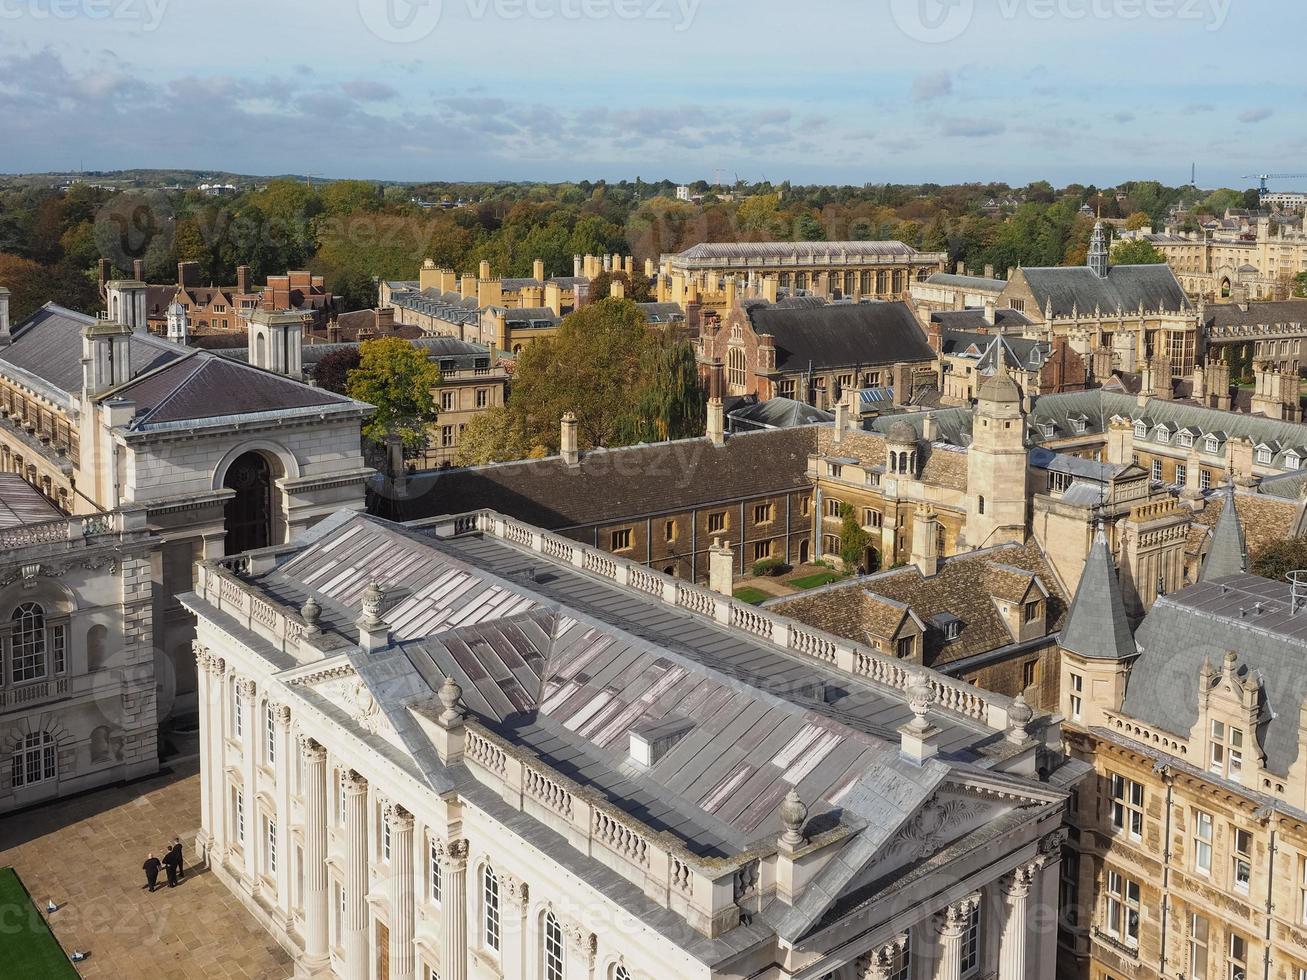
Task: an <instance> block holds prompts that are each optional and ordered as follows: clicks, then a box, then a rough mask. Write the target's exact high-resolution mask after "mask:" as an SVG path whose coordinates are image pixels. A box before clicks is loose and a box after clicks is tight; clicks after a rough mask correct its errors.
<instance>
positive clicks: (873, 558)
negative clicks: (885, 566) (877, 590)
mask: <svg viewBox="0 0 1307 980" xmlns="http://www.w3.org/2000/svg"><path fill="white" fill-rule="evenodd" d="M862 567H863V568H865V569H866V570H867V574H868V575H871V574H873V573H875V572H879V571H880V552H879V551H877V550H876V549H875V548H868V549H867V551H866V553H865V554H864V555H863V556H862Z"/></svg>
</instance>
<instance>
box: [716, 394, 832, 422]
mask: <svg viewBox="0 0 1307 980" xmlns="http://www.w3.org/2000/svg"><path fill="white" fill-rule="evenodd" d="M727 417H728V418H729V419H730V420H731V421H732V422H734V423H735V426H734V427H735V428H738V429H787V428H791V427H792V426H796V425H816V424H819V423H826V422H832V421H834V419H835V415H834V413H833V412H827V411H825V410H823V409H820V408H816V407H814V406H812V405H809V404H807V403H805V402H801V401H796V400H794V399H793V398H769V399H767V400H766V401H762V402H758V401H755V402H751V403H749V404H747V405H743V406H741V407H740V408H737V409H735V410H734V411H732V412H729V413H728V415H727Z"/></svg>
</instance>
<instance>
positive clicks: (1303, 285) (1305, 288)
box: [1293, 272, 1307, 296]
mask: <svg viewBox="0 0 1307 980" xmlns="http://www.w3.org/2000/svg"><path fill="white" fill-rule="evenodd" d="M1293 295H1295V296H1307V272H1300V273H1298V274H1297V275H1296V276H1294V277H1293Z"/></svg>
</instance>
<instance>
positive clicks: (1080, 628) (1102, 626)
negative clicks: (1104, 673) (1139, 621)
mask: <svg viewBox="0 0 1307 980" xmlns="http://www.w3.org/2000/svg"><path fill="white" fill-rule="evenodd" d="M1061 643H1062V647H1063V648H1064V649H1066V650H1069V651H1071V652H1072V653H1075V654H1079V655H1080V656H1082V657H1085V658H1087V659H1090V660H1126V659H1129V658H1131V657H1133V656H1134V655H1135V653H1136V649H1135V641H1134V636H1133V634H1132V633H1131V630H1130V620H1129V618H1128V617H1127V616H1126V611H1125V601H1124V600H1123V599H1122V598H1121V583H1120V580H1119V579H1118V578H1117V572H1116V562H1114V561H1113V560H1112V553H1111V551H1110V550H1109V549H1108V546H1107V535H1106V534H1104V533H1103V530H1102V528H1099V529H1098V531H1097V532H1095V534H1094V541H1093V544H1091V545H1090V547H1089V557H1088V558H1087V559H1086V560H1085V569H1084V572H1083V573H1082V574H1081V576H1080V585H1079V587H1078V588H1077V589H1076V597H1075V599H1074V600H1073V601H1072V603H1071V612H1070V613H1068V614H1067V619H1066V628H1065V629H1064V630H1063V631H1062V640H1061Z"/></svg>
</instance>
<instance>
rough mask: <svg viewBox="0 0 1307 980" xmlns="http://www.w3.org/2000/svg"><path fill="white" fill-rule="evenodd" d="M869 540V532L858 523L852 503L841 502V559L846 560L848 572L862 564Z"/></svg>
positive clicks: (845, 566) (845, 567)
mask: <svg viewBox="0 0 1307 980" xmlns="http://www.w3.org/2000/svg"><path fill="white" fill-rule="evenodd" d="M869 540H870V539H869V538H868V535H867V532H866V531H865V530H863V528H862V525H861V524H859V523H858V514H857V511H855V510H854V509H853V506H852V505H851V504H847V503H845V504H841V505H840V560H841V561H843V562H844V570H845V571H846V572H852V571H853V570H854V569H856V568H858V567H859V566H860V565H861V564H862V562H863V559H864V558H865V557H866V554H867V545H868V543H869Z"/></svg>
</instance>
